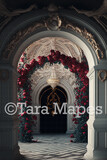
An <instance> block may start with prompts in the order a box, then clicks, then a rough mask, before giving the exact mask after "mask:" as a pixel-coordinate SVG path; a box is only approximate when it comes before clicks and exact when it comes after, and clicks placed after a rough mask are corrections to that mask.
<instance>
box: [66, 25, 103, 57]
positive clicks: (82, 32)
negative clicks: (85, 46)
mask: <svg viewBox="0 0 107 160" xmlns="http://www.w3.org/2000/svg"><path fill="white" fill-rule="evenodd" d="M66 28H67V29H72V30H73V31H75V32H77V33H79V34H80V35H81V36H83V37H84V38H85V39H87V40H88V42H89V43H90V44H91V46H92V47H93V49H94V50H95V52H96V55H97V57H98V59H99V60H101V59H103V58H104V54H103V51H101V49H100V47H99V45H98V43H97V42H96V41H95V38H94V37H93V35H92V34H91V33H89V32H88V31H87V30H86V29H85V28H84V29H81V28H79V27H77V26H74V25H73V24H70V23H69V22H66Z"/></svg>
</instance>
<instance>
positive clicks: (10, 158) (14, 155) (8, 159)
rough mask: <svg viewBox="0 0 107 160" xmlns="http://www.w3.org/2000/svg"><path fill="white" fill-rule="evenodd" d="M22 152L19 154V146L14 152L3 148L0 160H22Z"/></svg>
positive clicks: (0, 152)
mask: <svg viewBox="0 0 107 160" xmlns="http://www.w3.org/2000/svg"><path fill="white" fill-rule="evenodd" d="M20 157H21V155H20V152H19V146H17V147H16V148H14V149H13V150H10V149H7V148H5V147H4V148H1V149H0V159H2V160H20Z"/></svg>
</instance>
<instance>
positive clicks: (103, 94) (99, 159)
mask: <svg viewBox="0 0 107 160" xmlns="http://www.w3.org/2000/svg"><path fill="white" fill-rule="evenodd" d="M102 71H103V72H102ZM99 73H100V74H99ZM106 73H107V61H104V60H102V61H101V62H100V64H99V65H98V66H95V67H94V69H93V70H92V71H90V73H88V77H89V99H90V102H89V105H90V106H93V107H96V106H102V114H96V112H95V114H93V115H89V120H88V122H87V124H88V145H87V153H86V154H85V155H84V159H86V160H107V74H106ZM104 74H105V77H106V78H104ZM103 79H104V81H103Z"/></svg>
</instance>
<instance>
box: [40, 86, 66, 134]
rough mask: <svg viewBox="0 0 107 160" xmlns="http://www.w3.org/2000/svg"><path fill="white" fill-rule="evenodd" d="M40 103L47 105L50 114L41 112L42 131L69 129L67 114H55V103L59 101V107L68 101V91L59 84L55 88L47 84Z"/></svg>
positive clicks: (59, 131) (53, 131)
mask: <svg viewBox="0 0 107 160" xmlns="http://www.w3.org/2000/svg"><path fill="white" fill-rule="evenodd" d="M39 100H40V104H41V106H47V107H48V112H49V114H40V133H65V132H66V131H67V115H65V114H63V110H62V112H61V114H60V113H59V112H58V110H57V113H58V114H54V105H53V103H54V102H55V103H57V104H58V106H59V108H61V106H62V104H63V103H65V102H67V93H66V91H65V90H64V89H63V88H62V87H60V86H57V87H56V88H55V89H54V90H53V89H52V88H51V87H50V86H47V87H45V88H44V89H43V90H42V91H41V93H40V98H39Z"/></svg>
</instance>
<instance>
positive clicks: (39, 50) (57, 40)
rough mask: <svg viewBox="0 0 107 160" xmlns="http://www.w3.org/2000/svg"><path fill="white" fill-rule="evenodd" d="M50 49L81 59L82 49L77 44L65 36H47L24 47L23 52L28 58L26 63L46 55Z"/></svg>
mask: <svg viewBox="0 0 107 160" xmlns="http://www.w3.org/2000/svg"><path fill="white" fill-rule="evenodd" d="M51 49H53V50H58V51H60V52H61V54H65V55H67V56H71V57H75V58H76V59H77V60H78V61H81V56H82V53H83V51H82V49H81V48H80V47H79V46H77V45H76V44H74V43H73V42H71V41H69V40H67V39H65V38H61V37H47V38H43V39H40V40H38V41H35V42H34V43H32V44H31V45H30V46H29V47H28V48H26V50H25V52H26V53H27V59H28V61H27V63H29V61H30V60H32V59H33V58H34V59H36V60H37V57H38V56H48V55H49V54H50V50H51Z"/></svg>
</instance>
